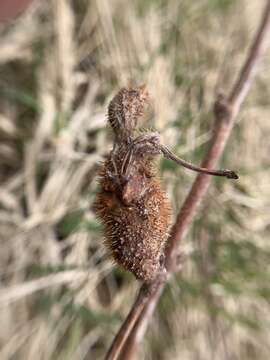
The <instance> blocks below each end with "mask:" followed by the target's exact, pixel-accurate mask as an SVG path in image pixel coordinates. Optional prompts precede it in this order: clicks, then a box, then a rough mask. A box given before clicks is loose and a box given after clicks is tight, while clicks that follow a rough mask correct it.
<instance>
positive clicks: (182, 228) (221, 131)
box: [106, 0, 270, 360]
mask: <svg viewBox="0 0 270 360" xmlns="http://www.w3.org/2000/svg"><path fill="white" fill-rule="evenodd" d="M269 27H270V0H267V1H266V6H265V8H264V10H263V16H262V19H261V22H260V25H259V27H258V30H257V33H256V34H255V36H254V39H253V41H252V44H251V46H250V49H249V51H248V54H247V58H246V61H245V62H244V65H243V67H242V69H241V71H240V74H239V76H238V78H237V80H236V82H235V84H234V86H233V87H232V90H231V92H230V93H229V96H228V97H227V98H225V97H224V96H220V95H219V96H218V97H217V100H216V102H215V104H214V109H213V110H214V131H213V136H212V141H211V144H210V147H209V150H208V152H207V154H206V155H205V157H204V160H203V162H202V167H205V168H214V167H215V166H216V164H217V162H218V160H219V159H220V157H221V155H222V153H223V151H224V148H225V146H226V143H227V140H228V137H229V135H230V133H231V130H232V127H233V124H234V120H235V118H236V116H237V115H238V112H239V109H240V106H241V104H242V102H243V101H244V99H245V97H246V95H247V93H248V90H249V88H250V86H251V83H252V80H253V78H254V75H255V72H256V67H257V64H258V62H259V61H260V59H261V57H262V54H263V51H264V48H265V47H266V38H267V33H268V32H269ZM210 182H211V179H210V177H209V176H207V175H205V174H199V175H198V176H197V177H196V179H195V181H194V183H193V185H192V187H191V189H190V192H189V193H188V195H187V198H186V200H185V201H184V204H183V206H182V208H181V210H180V211H179V213H178V216H177V218H176V221H175V224H174V226H173V228H172V231H171V235H170V237H169V240H168V246H167V251H166V268H167V276H166V278H165V277H163V281H160V278H159V277H157V279H156V280H154V282H153V283H152V284H151V285H147V284H144V285H142V288H141V291H140V292H139V295H138V297H137V299H136V301H135V303H134V305H133V308H132V309H131V311H130V313H129V315H128V317H127V318H126V320H125V322H124V324H123V325H122V327H121V329H120V330H119V332H118V334H117V335H116V337H115V339H114V341H113V343H112V346H111V348H110V349H109V351H108V353H107V357H106V359H110V360H111V359H117V354H120V353H121V349H123V352H124V353H125V359H126V360H128V359H131V358H132V356H133V354H134V353H135V352H136V351H137V348H138V345H139V344H140V342H141V340H142V338H143V336H144V334H145V331H146V329H147V326H148V323H149V321H150V319H151V317H152V314H153V311H154V309H155V306H156V304H157V302H158V299H159V297H160V295H161V293H162V290H163V287H164V285H165V283H166V281H167V279H168V275H169V274H171V273H173V272H176V271H177V270H178V268H179V266H178V255H179V245H180V242H181V239H182V238H183V236H184V235H185V233H186V231H187V229H188V227H189V225H190V223H191V222H192V220H193V218H194V215H195V212H196V209H197V208H198V206H199V204H200V203H201V201H202V199H203V197H204V195H205V194H206V192H207V190H208V187H209V185H210ZM147 288H149V289H150V288H152V290H153V289H154V291H147ZM142 289H144V290H143V292H142ZM136 309H139V311H136Z"/></svg>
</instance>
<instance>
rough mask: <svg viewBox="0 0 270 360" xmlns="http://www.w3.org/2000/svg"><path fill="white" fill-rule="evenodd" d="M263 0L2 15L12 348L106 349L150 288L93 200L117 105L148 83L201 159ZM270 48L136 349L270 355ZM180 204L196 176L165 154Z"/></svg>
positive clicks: (82, 0) (0, 231)
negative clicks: (135, 273)
mask: <svg viewBox="0 0 270 360" xmlns="http://www.w3.org/2000/svg"><path fill="white" fill-rule="evenodd" d="M263 4H264V1H262V0H260V1H256V2H255V1H253V2H248V1H244V0H237V1H230V0H223V1H217V0H200V1H194V2H191V1H188V0H183V1H177V0H169V1H162V0H159V1H150V0H148V1H142V0H136V1H134V2H132V1H129V2H127V1H123V0H112V1H108V0H99V1H90V0H89V1H86V0H79V1H73V2H70V1H67V0H57V1H50V2H45V1H44V2H34V3H33V4H32V5H31V7H30V8H29V9H28V10H27V11H26V12H25V13H23V14H22V15H21V16H20V17H18V18H17V19H16V20H12V21H10V22H9V23H6V24H2V25H1V26H0V49H1V51H0V94H1V98H0V183H1V187H0V240H1V252H0V271H1V273H0V274H1V283H0V284H1V288H0V304H1V307H0V320H1V321H0V322H1V328H0V346H1V349H0V358H1V359H12V358H16V359H99V358H102V356H103V355H104V353H105V350H106V349H107V348H108V346H109V343H110V341H111V339H112V337H113V334H114V333H115V332H116V329H118V327H119V325H120V323H121V319H122V318H123V317H124V316H125V314H126V313H127V311H128V309H129V307H130V305H131V302H132V299H133V297H134V295H135V293H136V289H137V287H138V284H137V282H136V281H135V279H133V277H132V276H131V275H129V274H127V273H125V272H123V271H122V270H120V269H117V268H115V267H114V266H113V264H111V262H110V261H109V259H107V256H106V254H105V251H104V248H103V245H102V232H101V229H100V225H99V224H98V222H97V220H96V219H95V216H94V213H93V210H92V204H93V201H94V197H95V192H96V181H95V176H96V173H97V169H98V163H99V161H101V160H102V159H103V158H104V156H105V155H106V154H107V153H108V151H109V150H110V148H111V134H110V132H109V131H108V129H106V106H107V104H108V102H109V100H110V99H111V97H112V96H113V94H115V92H116V91H117V90H118V89H119V87H121V86H123V85H126V84H134V83H138V84H140V83H146V84H147V87H148V88H149V91H150V93H151V96H152V106H151V109H149V110H148V116H147V117H148V118H149V124H150V125H151V126H154V127H156V128H157V129H158V130H159V131H160V132H161V134H162V138H163V142H164V143H166V144H167V145H168V146H170V147H171V148H173V149H174V150H175V151H176V152H177V153H179V154H180V155H181V156H183V157H185V158H186V159H189V160H193V161H194V162H196V163H198V162H199V161H200V159H201V158H202V156H203V153H204V149H205V146H206V145H207V141H208V139H209V137H210V130H211V118H212V115H211V111H210V110H211V105H212V102H213V99H214V96H215V94H216V93H217V92H218V91H222V90H223V91H226V89H228V87H229V85H230V84H232V82H233V80H234V78H235V76H236V73H237V71H238V69H239V66H240V64H241V61H242V60H243V58H244V55H245V50H246V47H247V44H248V43H249V39H250V37H251V33H252V31H254V29H255V27H256V24H257V22H258V20H259V16H260V11H261V9H262V6H263ZM269 74H270V72H269V54H268V55H267V56H266V57H265V59H264V63H263V64H262V65H261V67H260V69H259V75H258V77H257V80H256V83H255V84H254V86H253V88H252V91H251V93H250V95H249V97H248V99H247V101H246V103H245V104H244V107H243V109H242V111H241V113H240V116H239V117H238V119H237V125H236V128H235V131H234V133H233V136H232V139H231V140H230V142H229V145H228V147H227V150H226V153H225V156H224V158H223V164H222V165H223V166H222V167H226V168H232V169H235V170H237V171H238V172H239V174H240V180H239V181H238V182H229V181H226V180H214V181H213V186H212V187H211V189H210V191H209V195H208V197H207V199H206V200H205V201H204V203H203V205H202V207H201V211H200V212H199V213H198V216H197V218H196V222H195V224H194V225H193V226H192V229H191V230H190V232H189V233H188V234H187V236H186V238H185V241H184V243H183V244H182V247H183V253H184V254H186V255H185V256H186V261H185V263H184V266H183V272H182V273H181V274H180V275H177V276H176V277H175V278H174V279H173V280H172V282H171V284H170V285H169V286H168V287H167V288H166V291H165V293H164V296H163V297H162V299H161V302H160V304H159V307H158V309H157V313H156V314H155V317H154V319H153V322H152V324H151V328H150V330H149V332H148V335H147V339H146V340H145V342H144V346H143V349H142V352H141V354H139V355H138V358H139V359H142V358H145V359H152V358H153V359H185V360H186V359H187V360H188V359H194V360H195V359H196V360H197V359H239V360H240V359H255V358H256V359H263V360H264V359H268V357H269V355H268V354H269V351H270V341H269V325H270V324H269V310H270V309H269V295H270V290H269V260H270V251H269V250H270V249H269V235H270V231H269V230H270V217H269V213H270V201H269V199H270V177H269V165H270V161H269V153H270V142H269V138H270V122H269V121H268V117H269V114H270V111H269V110H270V108H269V95H270V94H269V86H268V84H269V80H270V78H269V77H270V75H269ZM160 167H161V172H162V176H163V179H164V184H165V186H166V188H167V190H168V193H169V196H170V198H171V201H172V203H173V208H174V210H175V212H176V211H177V209H178V208H179V206H180V204H181V201H182V200H183V199H184V196H185V194H186V193H187V191H188V189H189V187H190V184H191V182H192V180H193V178H194V174H192V173H190V172H188V171H186V170H183V169H178V168H176V167H175V166H174V165H172V164H170V163H169V162H168V161H165V160H163V161H161V164H160Z"/></svg>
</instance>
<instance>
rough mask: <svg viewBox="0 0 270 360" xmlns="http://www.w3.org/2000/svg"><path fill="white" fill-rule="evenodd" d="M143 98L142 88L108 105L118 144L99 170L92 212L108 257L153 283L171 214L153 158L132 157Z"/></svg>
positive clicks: (122, 93)
mask: <svg viewBox="0 0 270 360" xmlns="http://www.w3.org/2000/svg"><path fill="white" fill-rule="evenodd" d="M145 94H146V90H145V87H137V88H131V89H122V90H120V91H119V93H118V94H117V95H116V96H115V97H114V99H113V100H112V101H111V103H110V105H109V123H110V124H111V126H112V128H113V130H114V132H115V134H116V137H115V142H116V143H115V146H114V150H113V151H112V152H111V153H110V155H109V157H108V159H107V160H106V161H105V162H104V163H103V166H102V169H101V171H100V178H99V184H100V191H99V193H98V195H97V199H96V202H95V209H96V214H97V216H98V217H99V219H100V220H101V222H102V223H103V225H104V229H105V244H106V246H107V248H108V250H109V252H110V254H111V256H112V258H113V259H114V260H115V261H116V262H117V263H118V264H119V265H121V266H123V267H124V268H125V269H126V270H128V271H131V272H132V273H133V274H134V275H135V276H136V278H138V279H140V280H143V281H151V280H153V279H154V278H155V276H156V275H157V273H158V272H159V271H160V270H161V267H162V264H161V263H162V258H163V252H164V247H165V244H166V240H167V238H168V228H169V225H170V213H171V209H170V204H169V202H168V200H167V197H166V194H165V192H164V191H163V190H162V187H161V184H160V180H159V177H158V173H157V167H156V164H155V161H154V160H155V159H154V155H153V154H152V153H148V152H147V151H145V152H142V151H138V152H136V151H133V152H132V144H133V143H134V144H136V137H135V129H136V126H137V122H138V120H139V118H140V117H141V116H142V115H143V108H144V104H145V102H146V100H147V96H146V95H145ZM119 131H120V132H121V134H120V136H118V132H119ZM137 138H138V139H139V137H137ZM127 139H128V140H127ZM134 146H135V145H134ZM146 148H147V147H146ZM127 159H128V161H127Z"/></svg>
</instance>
